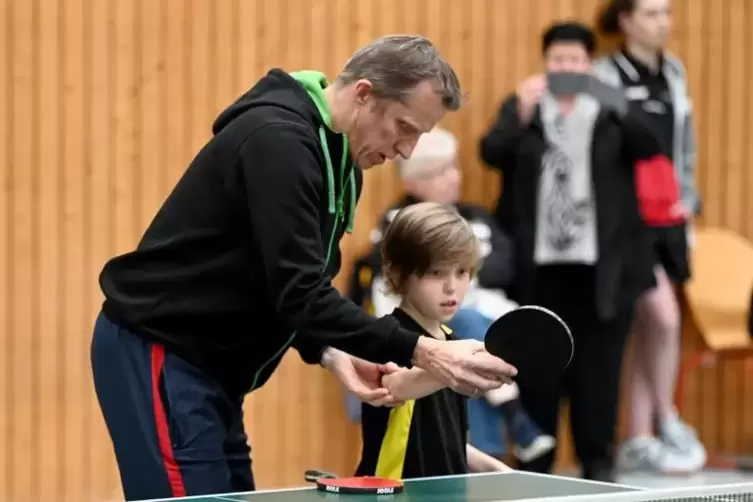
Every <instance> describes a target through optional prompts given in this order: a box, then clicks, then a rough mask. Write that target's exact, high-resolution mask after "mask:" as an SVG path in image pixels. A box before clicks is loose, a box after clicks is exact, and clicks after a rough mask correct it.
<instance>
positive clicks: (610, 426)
mask: <svg viewBox="0 0 753 502" xmlns="http://www.w3.org/2000/svg"><path fill="white" fill-rule="evenodd" d="M533 303H534V304H536V305H540V306H543V307H546V308H548V309H550V310H552V311H554V312H555V313H557V315H559V316H560V317H562V319H563V320H564V321H565V322H566V323H567V324H568V325H569V326H570V329H571V331H572V333H573V338H574V339H575V355H574V357H573V360H572V362H571V363H570V366H569V367H568V369H567V371H566V374H565V378H564V381H562V382H553V385H551V386H549V387H546V388H541V387H537V388H531V387H528V388H527V387H525V386H523V385H521V386H520V399H521V401H522V403H523V406H524V407H525V409H526V410H527V411H528V414H529V415H530V416H531V418H532V419H533V420H534V421H535V422H536V423H538V425H539V426H540V427H541V428H542V430H544V431H545V432H546V433H547V434H551V435H552V436H555V435H556V433H557V425H558V421H559V411H560V400H561V398H562V397H563V396H566V397H568V398H569V400H570V417H571V420H570V423H571V430H572V434H573V440H574V443H575V452H576V454H577V456H578V460H579V461H580V463H581V465H582V466H583V470H584V476H585V477H592V476H593V475H594V474H595V471H597V470H600V469H611V468H612V466H613V453H612V450H613V443H614V437H615V428H616V423H617V408H618V404H619V388H620V373H621V365H622V358H623V353H624V350H625V345H626V341H627V337H628V333H629V331H630V326H631V322H632V307H630V308H628V307H625V308H620V309H618V311H619V313H618V315H617V317H616V318H614V319H612V320H610V321H609V322H602V321H599V319H598V317H597V314H596V302H595V292H594V272H593V267H588V266H580V265H562V266H559V265H558V266H542V267H539V270H538V272H537V275H536V284H535V289H534V302H533ZM554 459H555V450H553V451H551V452H550V453H548V454H546V455H543V456H541V457H539V458H537V459H536V460H534V461H532V462H528V463H521V464H520V465H519V468H520V469H522V470H527V471H534V472H542V473H548V472H551V470H552V467H553V464H554Z"/></svg>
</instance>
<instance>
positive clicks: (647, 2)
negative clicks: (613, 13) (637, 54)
mask: <svg viewBox="0 0 753 502" xmlns="http://www.w3.org/2000/svg"><path fill="white" fill-rule="evenodd" d="M622 29H623V30H624V31H625V35H626V36H627V37H628V38H629V39H630V40H631V41H633V42H635V43H636V44H639V45H641V46H643V47H645V48H646V49H650V50H656V51H660V50H662V49H663V48H664V46H665V45H666V44H667V40H668V39H669V34H670V31H671V29H672V2H671V0H638V1H637V2H636V5H635V10H634V11H633V13H632V14H630V15H627V16H623V18H622Z"/></svg>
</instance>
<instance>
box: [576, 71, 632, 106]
mask: <svg viewBox="0 0 753 502" xmlns="http://www.w3.org/2000/svg"><path fill="white" fill-rule="evenodd" d="M587 81H588V83H587V88H586V91H585V92H586V93H587V94H589V95H590V96H593V97H594V98H596V100H597V101H598V102H599V103H600V104H601V106H603V107H604V108H610V109H612V110H616V111H617V113H619V114H620V115H624V114H625V113H627V108H628V101H627V97H626V96H625V92H624V91H623V90H622V89H619V88H617V87H612V86H611V85H609V84H607V83H606V82H604V81H603V80H601V79H600V78H598V77H595V76H593V75H588V76H587Z"/></svg>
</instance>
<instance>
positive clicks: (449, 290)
mask: <svg viewBox="0 0 753 502" xmlns="http://www.w3.org/2000/svg"><path fill="white" fill-rule="evenodd" d="M470 282H471V274H470V270H468V269H467V268H462V267H458V266H451V267H434V268H431V269H429V271H428V272H426V274H425V275H424V276H422V277H418V276H417V275H415V274H413V275H411V276H410V277H409V278H408V282H407V284H406V288H405V295H404V299H405V300H406V301H407V302H408V303H409V304H410V305H412V306H413V308H415V309H416V310H418V312H419V313H420V314H421V315H422V316H424V317H425V318H427V319H429V320H435V321H439V322H443V323H444V322H447V321H449V320H450V319H452V317H453V316H454V315H455V313H456V312H457V311H458V309H459V308H460V306H461V305H462V303H463V299H464V298H465V294H466V292H467V291H468V285H469V284H470Z"/></svg>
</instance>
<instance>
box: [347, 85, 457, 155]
mask: <svg viewBox="0 0 753 502" xmlns="http://www.w3.org/2000/svg"><path fill="white" fill-rule="evenodd" d="M355 85H356V88H355V101H356V102H355V105H354V106H355V110H354V121H353V124H354V125H353V127H352V128H351V130H350V131H349V132H348V140H349V141H350V151H351V153H352V154H353V159H354V160H355V161H356V163H357V164H358V165H359V166H360V167H361V168H362V169H369V168H371V167H374V166H378V165H380V164H383V163H384V162H385V161H387V160H392V159H394V158H395V157H397V156H398V155H400V156H401V157H403V158H405V159H407V158H408V157H410V155H411V152H413V149H414V148H415V146H416V142H418V138H419V137H420V136H421V135H422V134H423V133H425V132H428V131H430V130H431V129H432V128H433V127H434V126H435V125H436V124H438V123H439V121H440V120H442V117H444V115H445V112H446V110H445V108H444V106H443V105H442V98H441V96H440V94H439V93H437V92H436V91H435V90H434V89H433V88H432V86H431V84H430V83H429V82H428V81H427V82H422V83H421V84H419V85H417V86H416V88H415V90H414V91H413V93H412V94H411V95H410V96H409V97H408V98H407V99H405V100H404V101H403V102H399V101H393V100H384V99H376V98H375V97H374V96H373V95H372V94H371V83H370V82H368V81H367V80H363V81H359V82H357V83H356V84H355Z"/></svg>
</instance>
